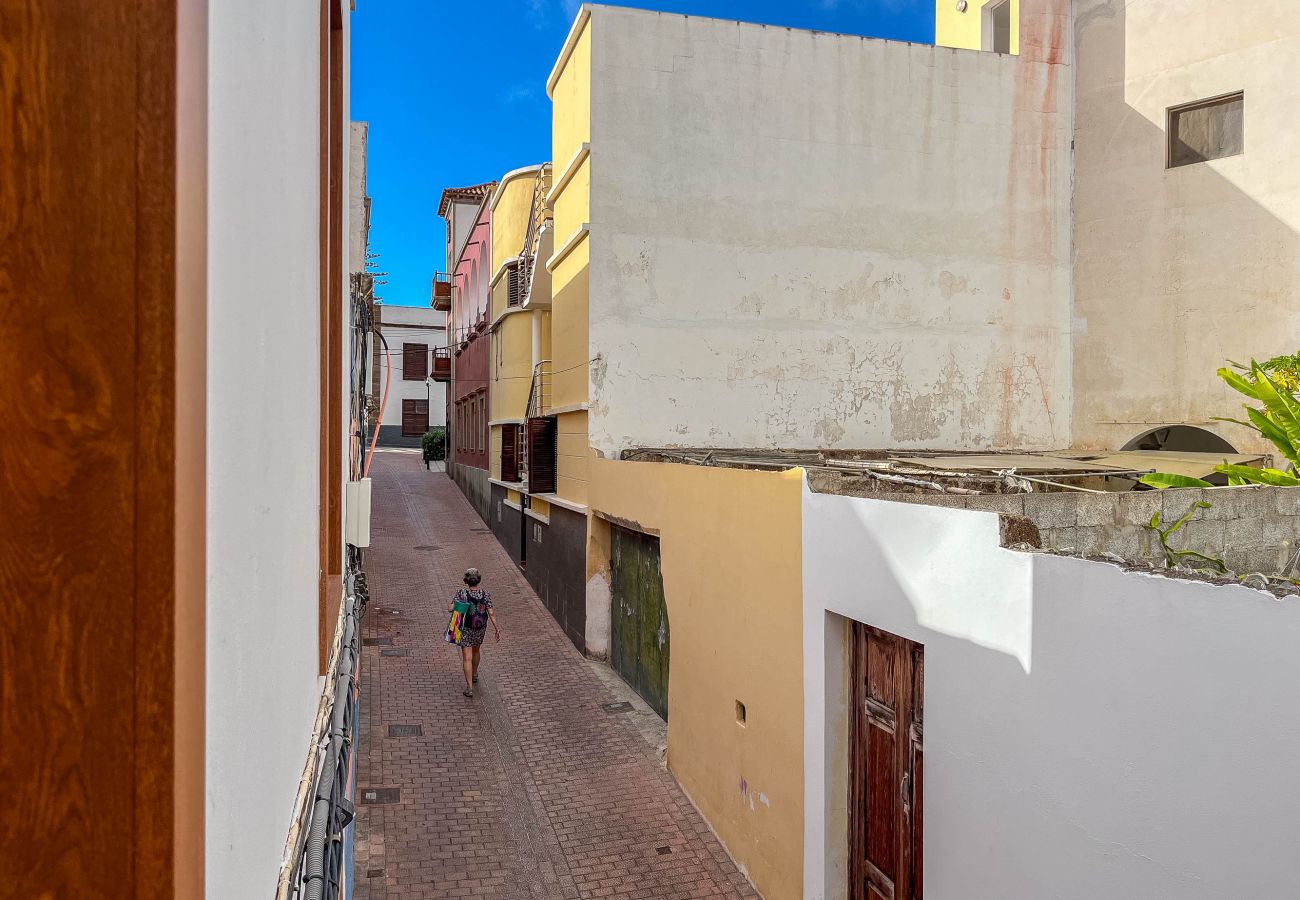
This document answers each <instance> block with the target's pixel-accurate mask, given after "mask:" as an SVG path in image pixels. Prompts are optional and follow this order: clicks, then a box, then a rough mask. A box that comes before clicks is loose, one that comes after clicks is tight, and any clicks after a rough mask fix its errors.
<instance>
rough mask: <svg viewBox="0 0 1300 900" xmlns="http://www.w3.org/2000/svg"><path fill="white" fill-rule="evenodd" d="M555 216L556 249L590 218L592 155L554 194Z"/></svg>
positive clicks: (553, 207)
mask: <svg viewBox="0 0 1300 900" xmlns="http://www.w3.org/2000/svg"><path fill="white" fill-rule="evenodd" d="M552 209H553V211H554V212H553V214H554V218H555V240H556V242H557V244H556V249H557V250H558V249H559V245H560V244H562V243H563V242H564V241H567V240H568V239H569V237H570V236H572V234H573V233H574V232H575V231H577V230H578V229H579V228H581V227H582V225H583V224H585V223H586V222H587V221H588V220H589V219H590V217H591V216H590V210H591V157H590V156H588V157H587V158H586V159H584V160H583V161H582V163H581V164H580V165H579V166H578V168H577V169H575V170H574V173H573V175H572V177H570V179H569V180H568V182H567V183H566V184H565V185H564V187H563V188H562V189H561V190H560V192H559V194H556V195H554V204H553V206H552Z"/></svg>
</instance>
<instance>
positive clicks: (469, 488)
mask: <svg viewBox="0 0 1300 900" xmlns="http://www.w3.org/2000/svg"><path fill="white" fill-rule="evenodd" d="M447 475H448V476H450V477H451V480H452V481H454V482H456V487H458V488H460V492H461V493H462V494H464V495H465V499H466V500H468V501H469V505H470V506H472V507H474V512H476V513H478V515H479V518H480V519H482V520H483V521H484V522H487V521H488V517H489V512H490V510H491V506H492V482H490V481H489V480H488V473H487V469H480V468H478V467H477V466H467V465H464V464H458V463H455V462H448V463H447Z"/></svg>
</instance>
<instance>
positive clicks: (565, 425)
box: [555, 410, 591, 503]
mask: <svg viewBox="0 0 1300 900" xmlns="http://www.w3.org/2000/svg"><path fill="white" fill-rule="evenodd" d="M555 428H556V435H555V493H556V494H557V495H558V496H560V497H563V498H564V499H565V500H570V501H572V502H574V503H586V502H587V481H588V478H589V463H590V461H591V448H590V445H589V444H588V442H587V413H586V411H585V410H581V411H578V412H569V413H561V414H560V415H558V416H556V421H555Z"/></svg>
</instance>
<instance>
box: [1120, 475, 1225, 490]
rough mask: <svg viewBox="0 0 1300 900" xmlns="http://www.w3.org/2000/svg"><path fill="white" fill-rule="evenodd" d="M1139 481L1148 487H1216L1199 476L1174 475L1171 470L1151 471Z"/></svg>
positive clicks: (1162, 488) (1161, 488)
mask: <svg viewBox="0 0 1300 900" xmlns="http://www.w3.org/2000/svg"><path fill="white" fill-rule="evenodd" d="M1138 481H1140V482H1142V483H1143V484H1145V485H1147V486H1148V487H1153V488H1159V489H1160V490H1164V489H1165V488H1207V487H1214V485H1212V484H1210V483H1209V482H1208V481H1202V480H1201V479H1199V478H1192V477H1191V476H1188V475H1174V474H1173V473H1171V472H1151V473H1149V474H1147V475H1143V476H1142V477H1141V478H1139V479H1138Z"/></svg>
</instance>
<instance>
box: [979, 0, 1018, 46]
mask: <svg viewBox="0 0 1300 900" xmlns="http://www.w3.org/2000/svg"><path fill="white" fill-rule="evenodd" d="M981 24H982V26H983V27H982V31H983V35H982V40H981V45H982V47H983V49H984V50H991V51H992V52H994V53H1010V52H1011V0H1001V2H998V0H993V2H990V3H987V4H985V6H984V10H983V22H982V23H981Z"/></svg>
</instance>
